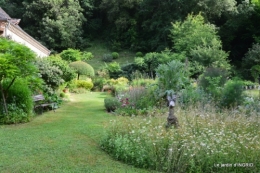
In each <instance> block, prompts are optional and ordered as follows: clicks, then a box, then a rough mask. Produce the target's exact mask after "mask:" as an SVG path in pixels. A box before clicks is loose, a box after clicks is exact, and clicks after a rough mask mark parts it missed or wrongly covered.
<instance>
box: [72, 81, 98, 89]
mask: <svg viewBox="0 0 260 173" xmlns="http://www.w3.org/2000/svg"><path fill="white" fill-rule="evenodd" d="M76 86H77V88H84V89H86V90H88V91H90V90H91V89H92V88H93V86H94V85H93V83H92V81H86V80H77V82H76Z"/></svg>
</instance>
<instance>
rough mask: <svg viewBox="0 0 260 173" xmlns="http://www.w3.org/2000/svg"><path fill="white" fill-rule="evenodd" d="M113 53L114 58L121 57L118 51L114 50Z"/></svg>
mask: <svg viewBox="0 0 260 173" xmlns="http://www.w3.org/2000/svg"><path fill="white" fill-rule="evenodd" d="M111 55H112V58H113V59H118V58H119V54H118V53H117V52H113V53H112V54H111Z"/></svg>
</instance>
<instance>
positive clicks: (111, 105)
mask: <svg viewBox="0 0 260 173" xmlns="http://www.w3.org/2000/svg"><path fill="white" fill-rule="evenodd" d="M104 104H105V108H106V110H107V111H108V112H114V111H115V110H116V109H117V108H118V107H119V106H120V102H119V101H118V100H117V99H116V98H114V97H108V98H105V99H104Z"/></svg>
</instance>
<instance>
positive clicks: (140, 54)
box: [135, 52, 144, 57]
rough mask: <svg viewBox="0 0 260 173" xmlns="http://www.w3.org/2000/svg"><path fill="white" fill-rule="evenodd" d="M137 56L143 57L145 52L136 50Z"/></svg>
mask: <svg viewBox="0 0 260 173" xmlns="http://www.w3.org/2000/svg"><path fill="white" fill-rule="evenodd" d="M135 56H136V57H143V56H144V54H143V53H142V52H136V54H135Z"/></svg>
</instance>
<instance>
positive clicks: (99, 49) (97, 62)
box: [86, 41, 135, 70]
mask: <svg viewBox="0 0 260 173" xmlns="http://www.w3.org/2000/svg"><path fill="white" fill-rule="evenodd" d="M86 51H88V52H91V53H92V54H93V55H94V58H93V59H91V60H89V61H88V63H89V64H90V65H91V66H92V67H93V68H94V69H95V70H98V69H100V68H101V67H103V66H105V62H104V61H102V57H103V55H104V54H111V53H112V52H114V51H112V50H110V49H109V48H108V47H107V45H105V44H104V43H102V42H100V41H95V42H93V44H92V46H91V47H89V48H87V49H86ZM118 53H119V58H118V59H116V60H114V61H116V62H118V63H119V64H120V65H124V64H127V63H131V62H133V61H134V57H135V52H131V51H129V50H122V51H119V52H118Z"/></svg>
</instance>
